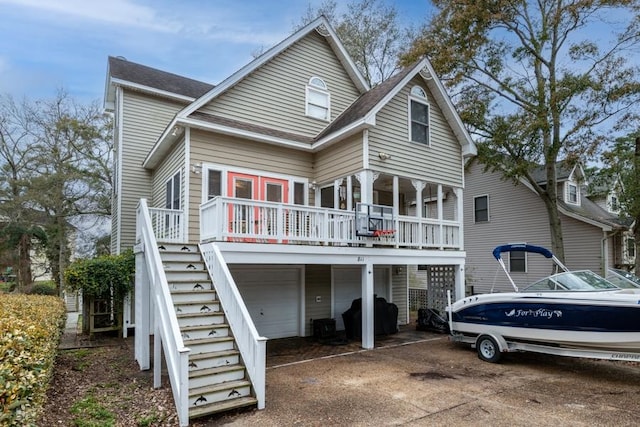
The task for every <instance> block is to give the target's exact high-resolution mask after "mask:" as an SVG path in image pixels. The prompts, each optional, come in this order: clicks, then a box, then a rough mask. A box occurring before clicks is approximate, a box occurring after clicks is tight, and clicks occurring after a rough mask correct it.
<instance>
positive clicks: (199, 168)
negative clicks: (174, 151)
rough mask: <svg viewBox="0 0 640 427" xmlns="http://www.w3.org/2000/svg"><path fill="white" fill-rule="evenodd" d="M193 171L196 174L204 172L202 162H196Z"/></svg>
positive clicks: (192, 166) (192, 167)
mask: <svg viewBox="0 0 640 427" xmlns="http://www.w3.org/2000/svg"><path fill="white" fill-rule="evenodd" d="M191 172H193V173H195V174H196V175H198V174H200V173H201V172H202V163H194V164H192V165H191Z"/></svg>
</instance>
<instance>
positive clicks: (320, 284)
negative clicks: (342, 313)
mask: <svg viewBox="0 0 640 427" xmlns="http://www.w3.org/2000/svg"><path fill="white" fill-rule="evenodd" d="M305 285H306V290H305V302H304V305H305V335H306V336H311V335H313V329H312V324H313V323H312V322H313V320H314V319H326V318H330V317H331V266H330V265H313V264H309V265H306V266H305ZM316 297H320V302H317V301H316Z"/></svg>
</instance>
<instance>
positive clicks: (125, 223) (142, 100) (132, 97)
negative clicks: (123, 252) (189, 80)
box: [119, 90, 183, 249]
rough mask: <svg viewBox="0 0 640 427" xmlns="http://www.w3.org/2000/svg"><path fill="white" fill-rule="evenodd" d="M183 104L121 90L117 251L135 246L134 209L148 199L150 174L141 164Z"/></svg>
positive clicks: (149, 196)
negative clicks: (120, 207)
mask: <svg viewBox="0 0 640 427" xmlns="http://www.w3.org/2000/svg"><path fill="white" fill-rule="evenodd" d="M182 107H183V105H182V104H178V103H175V102H170V101H167V100H164V99H160V98H154V97H151V96H147V95H144V94H141V93H139V92H132V91H126V90H125V91H124V99H123V109H124V111H123V115H122V116H123V120H122V139H123V141H122V157H121V158H122V165H121V167H122V184H121V185H122V189H121V192H120V194H119V197H120V198H121V201H122V212H120V227H121V233H122V240H121V245H120V249H126V248H130V247H132V246H133V245H134V243H135V233H136V207H137V205H138V202H139V201H140V198H143V197H144V198H147V199H150V198H151V195H152V190H151V173H150V171H148V170H145V169H143V168H142V162H143V161H144V159H145V158H146V156H147V154H148V152H149V151H150V150H151V148H152V147H153V144H154V143H155V142H156V140H157V139H158V137H159V136H160V134H161V133H162V131H164V129H165V127H166V126H167V124H168V123H169V121H170V120H171V118H172V117H173V116H174V115H175V113H176V112H177V111H178V110H179V109H180V108H182Z"/></svg>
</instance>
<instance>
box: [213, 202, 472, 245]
mask: <svg viewBox="0 0 640 427" xmlns="http://www.w3.org/2000/svg"><path fill="white" fill-rule="evenodd" d="M355 220H356V216H355V212H352V211H344V210H340V209H328V208H321V207H315V206H303V205H293V204H284V203H275V202H267V201H257V200H247V199H236V198H230V197H221V196H218V197H215V198H213V199H211V200H209V201H207V202H206V203H204V204H202V205H201V206H200V240H201V241H205V242H206V241H232V242H253V243H287V244H325V245H360V244H368V243H373V244H376V245H386V246H395V247H409V248H433V249H459V248H460V229H461V224H460V223H459V222H458V221H450V220H438V219H432V218H417V217H410V216H399V217H398V218H397V219H396V224H397V225H396V226H394V227H393V228H394V230H395V233H394V234H393V235H384V236H380V237H374V238H367V237H361V236H357V235H356V233H355Z"/></svg>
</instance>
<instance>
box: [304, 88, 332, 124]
mask: <svg viewBox="0 0 640 427" xmlns="http://www.w3.org/2000/svg"><path fill="white" fill-rule="evenodd" d="M330 101H331V100H330V97H329V89H328V88H327V84H326V83H325V82H324V80H322V79H321V78H320V77H311V78H310V79H309V84H307V111H306V114H307V116H310V117H314V118H316V119H320V120H329V117H330V105H331V104H330Z"/></svg>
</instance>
